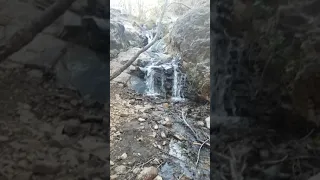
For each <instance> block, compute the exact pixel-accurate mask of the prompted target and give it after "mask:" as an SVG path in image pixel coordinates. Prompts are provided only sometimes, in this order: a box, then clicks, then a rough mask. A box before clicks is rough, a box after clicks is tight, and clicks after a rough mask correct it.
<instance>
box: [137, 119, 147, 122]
mask: <svg viewBox="0 0 320 180" xmlns="http://www.w3.org/2000/svg"><path fill="white" fill-rule="evenodd" d="M138 121H139V122H144V121H146V120H145V119H143V118H138Z"/></svg>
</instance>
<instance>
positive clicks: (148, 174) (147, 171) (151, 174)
mask: <svg viewBox="0 0 320 180" xmlns="http://www.w3.org/2000/svg"><path fill="white" fill-rule="evenodd" d="M157 175H158V169H157V168H155V167H153V166H151V167H145V168H143V170H142V171H141V172H140V173H139V174H138V176H137V180H153V179H154V178H155V177H157Z"/></svg>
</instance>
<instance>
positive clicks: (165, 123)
mask: <svg viewBox="0 0 320 180" xmlns="http://www.w3.org/2000/svg"><path fill="white" fill-rule="evenodd" d="M162 124H163V125H164V126H166V127H169V128H170V127H172V122H171V121H170V120H169V119H168V120H165V121H164V122H163V123H162Z"/></svg>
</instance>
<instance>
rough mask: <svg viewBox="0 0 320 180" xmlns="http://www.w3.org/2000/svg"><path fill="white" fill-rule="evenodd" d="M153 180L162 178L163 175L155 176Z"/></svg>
mask: <svg viewBox="0 0 320 180" xmlns="http://www.w3.org/2000/svg"><path fill="white" fill-rule="evenodd" d="M153 180H162V177H161V176H159V175H158V176H157V177H155V178H154V179H153Z"/></svg>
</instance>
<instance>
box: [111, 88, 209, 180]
mask: <svg viewBox="0 0 320 180" xmlns="http://www.w3.org/2000/svg"><path fill="white" fill-rule="evenodd" d="M174 106H175V105H174V104H171V103H170V100H164V99H162V100H161V99H158V100H154V99H152V98H148V97H144V96H141V95H138V94H135V93H134V92H132V90H129V89H127V87H123V85H121V84H118V83H112V85H111V105H110V130H111V131H110V141H111V143H110V159H111V179H138V180H140V179H141V180H144V178H143V177H144V176H143V174H144V173H145V174H149V175H150V177H153V178H150V179H152V180H153V179H168V180H169V179H170V180H171V179H179V178H180V179H192V177H190V176H188V175H186V174H184V173H183V171H181V170H177V173H172V174H171V173H168V172H166V170H163V169H162V167H163V166H164V164H165V163H168V162H169V161H170V159H172V158H174V159H178V158H179V157H178V156H175V155H170V153H169V152H170V145H169V144H170V142H171V141H172V139H174V138H179V136H178V135H176V134H175V133H177V132H176V131H174V130H173V129H174V128H173V127H172V125H170V123H172V124H175V123H176V122H174V120H173V118H174V117H177V116H176V115H175V114H173V113H172V111H173V109H174ZM206 107H208V106H207V105H203V106H202V109H203V108H204V109H205V110H200V113H201V112H202V115H200V114H198V118H199V119H201V120H204V119H205V116H207V114H208V108H206ZM184 108H186V107H184ZM178 109H179V107H178ZM199 109H201V108H199ZM201 122H202V121H201ZM173 126H174V125H173ZM200 126H201V127H199V128H202V129H203V130H202V131H204V132H206V131H207V132H208V133H209V131H208V130H206V128H204V127H203V126H204V123H203V124H201V125H200ZM181 130H182V129H181ZM181 138H183V137H181ZM179 141H183V140H182V139H180V140H179ZM198 148H199V145H192V144H191V146H189V147H185V150H188V149H189V150H190V151H192V150H195V151H197V150H198ZM202 155H203V156H201V159H200V161H201V162H202V163H203V164H205V165H204V167H205V168H204V169H207V171H208V172H210V161H209V149H208V147H205V148H203V151H202ZM191 156H192V158H194V159H195V160H194V162H193V163H195V161H196V156H197V155H194V154H192V155H191ZM148 168H149V169H148ZM151 168H153V170H154V171H152V169H151ZM190 169H191V168H190ZM203 179H209V176H208V177H207V178H203Z"/></svg>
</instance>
